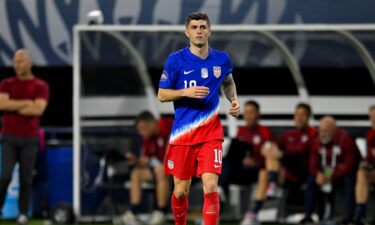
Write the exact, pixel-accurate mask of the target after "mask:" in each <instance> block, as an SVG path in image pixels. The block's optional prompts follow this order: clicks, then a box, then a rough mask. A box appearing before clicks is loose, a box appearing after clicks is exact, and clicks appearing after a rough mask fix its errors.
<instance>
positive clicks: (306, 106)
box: [296, 102, 312, 117]
mask: <svg viewBox="0 0 375 225" xmlns="http://www.w3.org/2000/svg"><path fill="white" fill-rule="evenodd" d="M299 108H301V109H304V110H306V112H307V115H308V117H310V116H311V114H312V110H311V107H310V105H309V104H307V103H304V102H300V103H298V104H297V105H296V110H297V109H299Z"/></svg>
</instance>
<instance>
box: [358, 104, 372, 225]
mask: <svg viewBox="0 0 375 225" xmlns="http://www.w3.org/2000/svg"><path fill="white" fill-rule="evenodd" d="M369 118H370V121H371V130H369V131H368V132H367V135H366V139H367V154H366V160H364V161H362V162H361V163H360V166H359V169H358V171H357V181H356V186H355V195H356V204H357V206H356V215H355V223H356V224H358V225H361V224H364V218H365V215H366V204H367V201H368V198H369V190H370V185H373V184H375V105H373V106H371V107H370V109H369Z"/></svg>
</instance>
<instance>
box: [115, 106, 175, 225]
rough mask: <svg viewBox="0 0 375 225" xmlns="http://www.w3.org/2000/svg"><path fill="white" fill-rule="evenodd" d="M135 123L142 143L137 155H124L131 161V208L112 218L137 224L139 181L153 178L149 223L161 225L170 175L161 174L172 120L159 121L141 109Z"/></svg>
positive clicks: (123, 222) (140, 182)
mask: <svg viewBox="0 0 375 225" xmlns="http://www.w3.org/2000/svg"><path fill="white" fill-rule="evenodd" d="M135 126H136V128H137V130H138V132H139V134H140V135H141V137H142V147H141V155H140V157H139V158H137V157H136V156H135V155H134V154H132V153H129V154H128V155H126V158H127V159H128V162H129V164H134V168H133V169H132V171H131V174H130V204H131V205H130V210H128V211H126V212H125V213H124V214H123V215H122V216H121V217H119V218H116V219H115V221H114V222H115V223H117V224H125V225H137V224H140V222H139V220H138V218H137V215H138V214H139V212H140V211H141V209H140V204H141V198H142V187H141V185H142V183H143V182H155V187H156V190H155V191H156V203H157V209H156V210H154V211H153V212H152V214H151V217H150V220H149V222H148V224H149V225H161V224H164V223H165V214H166V213H167V211H168V202H169V201H168V198H169V193H170V183H169V179H168V177H167V176H165V175H164V174H163V168H164V155H165V151H166V149H167V146H168V140H169V135H170V132H171V128H172V121H170V120H167V119H160V120H159V121H158V120H156V119H155V117H154V116H153V115H152V114H151V113H150V112H149V111H144V112H142V113H140V114H139V115H138V117H137V118H136V121H135Z"/></svg>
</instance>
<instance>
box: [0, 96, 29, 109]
mask: <svg viewBox="0 0 375 225" xmlns="http://www.w3.org/2000/svg"><path fill="white" fill-rule="evenodd" d="M32 103H33V102H32V101H31V100H14V99H10V98H9V94H8V93H0V110H2V111H18V110H20V109H22V108H26V107H29V106H31V105H32Z"/></svg>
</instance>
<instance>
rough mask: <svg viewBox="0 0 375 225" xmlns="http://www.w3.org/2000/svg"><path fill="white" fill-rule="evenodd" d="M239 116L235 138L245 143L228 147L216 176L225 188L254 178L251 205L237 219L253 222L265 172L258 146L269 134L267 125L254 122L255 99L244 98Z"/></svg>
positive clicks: (263, 190) (262, 196)
mask: <svg viewBox="0 0 375 225" xmlns="http://www.w3.org/2000/svg"><path fill="white" fill-rule="evenodd" d="M243 117H244V120H245V121H246V126H244V127H240V129H239V130H238V134H237V139H238V141H241V142H245V143H246V145H245V146H243V147H241V148H240V149H230V151H229V152H228V154H227V156H226V157H225V158H224V160H223V172H222V175H221V176H220V178H219V185H220V186H221V187H223V188H224V190H226V192H227V189H228V186H229V184H243V185H250V184H253V183H255V182H258V185H257V190H256V202H255V205H254V208H253V209H252V210H250V211H249V212H248V213H247V214H246V216H245V218H244V220H243V221H242V222H241V224H243V225H245V224H253V223H257V218H256V214H257V213H258V211H259V210H260V209H261V207H262V204H263V201H264V200H265V198H266V189H267V184H268V172H267V171H266V169H265V161H264V156H263V155H262V153H261V148H262V146H264V145H265V143H268V141H270V140H272V135H271V132H270V130H269V129H268V128H266V127H264V126H262V125H260V124H259V123H258V122H259V117H260V109H259V104H258V103H257V102H255V101H248V102H246V103H245V106H244V115H243Z"/></svg>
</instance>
